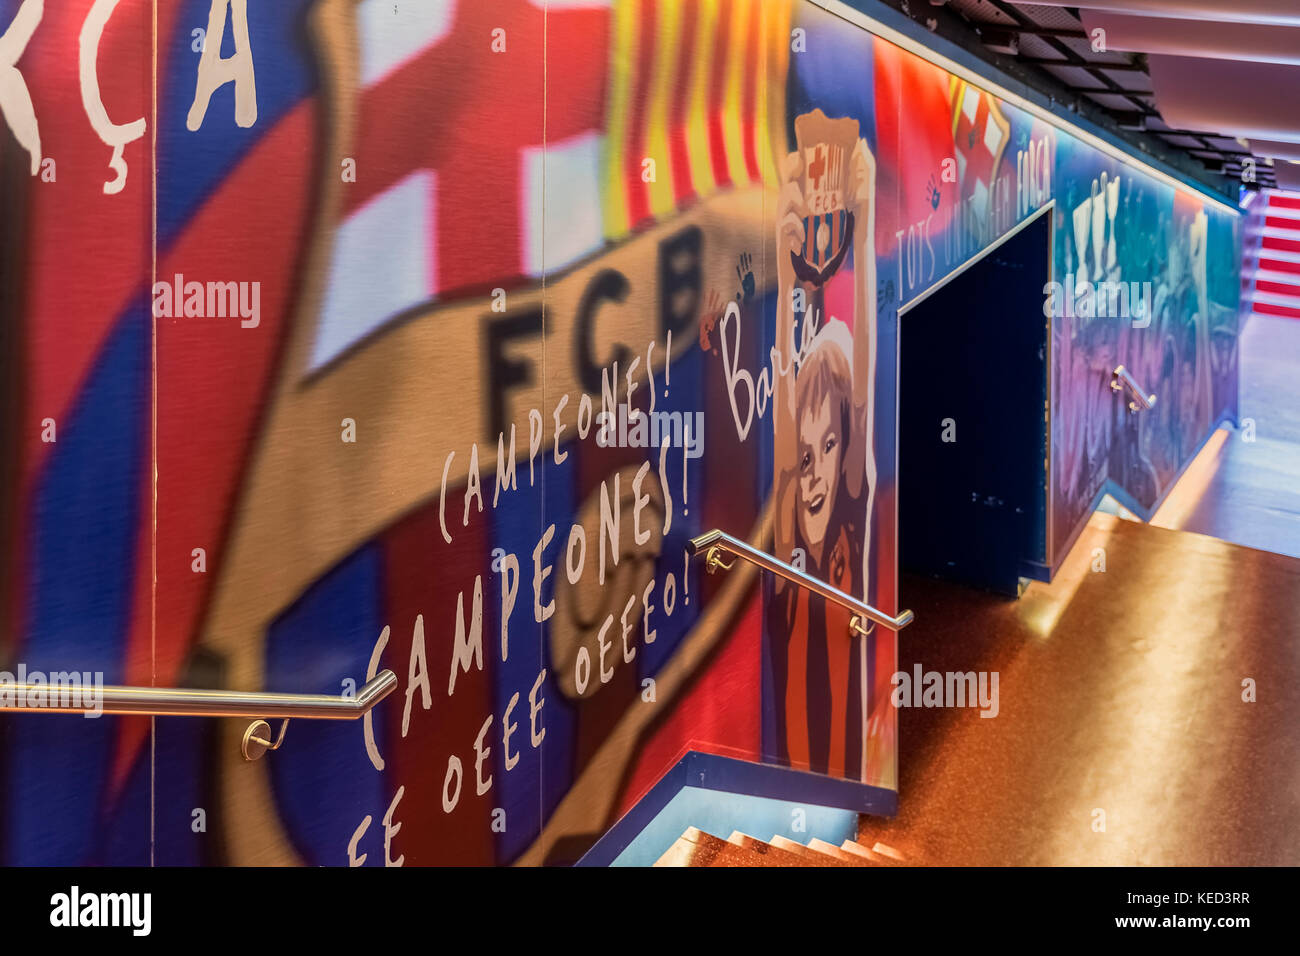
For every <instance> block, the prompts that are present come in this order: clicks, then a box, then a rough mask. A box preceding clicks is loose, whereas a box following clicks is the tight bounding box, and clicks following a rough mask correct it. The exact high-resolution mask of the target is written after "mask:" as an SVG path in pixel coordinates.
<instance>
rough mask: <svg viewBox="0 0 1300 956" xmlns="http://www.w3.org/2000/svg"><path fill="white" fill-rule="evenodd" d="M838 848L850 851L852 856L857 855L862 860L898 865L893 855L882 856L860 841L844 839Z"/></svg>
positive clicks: (885, 864) (878, 864)
mask: <svg viewBox="0 0 1300 956" xmlns="http://www.w3.org/2000/svg"><path fill="white" fill-rule="evenodd" d="M840 849H842V850H843V851H844V852H845V853H852V854H853V855H854V856H859V857H861V858H862V859H864V860H870V861H871V862H872V863H874V864H876V865H877V866H898V861H897V860H895V859H894V858H893V857H888V856H882V855H881V854H879V853H877V852H876V851H875V850H872V849H869V848H867V847H865V846H863V845H862V844H861V843H857V842H855V841H853V840H845V841H844V842H843V843H841V844H840Z"/></svg>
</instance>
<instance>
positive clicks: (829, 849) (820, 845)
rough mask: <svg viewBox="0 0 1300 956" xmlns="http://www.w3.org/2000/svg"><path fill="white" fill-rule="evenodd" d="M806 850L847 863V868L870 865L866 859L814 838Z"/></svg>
mask: <svg viewBox="0 0 1300 956" xmlns="http://www.w3.org/2000/svg"><path fill="white" fill-rule="evenodd" d="M808 849H810V850H816V851H817V852H818V853H825V854H826V855H827V856H833V857H835V859H837V860H840V861H841V862H843V863H847V864H848V865H849V866H871V865H872V864H871V861H870V859H868V858H867V857H865V856H858V855H856V854H854V853H850V852H849V851H848V850H845V849H843V848H841V847H838V846H836V845H835V844H834V843H827V842H826V841H825V840H819V839H817V838H816V837H813V838H812V839H811V840H809V841H808Z"/></svg>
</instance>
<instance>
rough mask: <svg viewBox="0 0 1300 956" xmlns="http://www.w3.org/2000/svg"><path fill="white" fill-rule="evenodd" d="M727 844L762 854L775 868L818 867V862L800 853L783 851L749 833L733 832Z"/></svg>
mask: <svg viewBox="0 0 1300 956" xmlns="http://www.w3.org/2000/svg"><path fill="white" fill-rule="evenodd" d="M727 842H728V843H734V844H735V845H736V846H741V847H744V848H745V849H746V850H750V851H752V852H754V853H761V854H762V855H764V856H766V857H767V858H768V859H769V860H770V861H771V865H773V866H792V867H809V866H816V865H817V861H816V860H812V859H809V858H808V857H805V856H803V855H802V854H799V853H791V852H790V851H789V850H783V849H781V848H780V847H778V846H773V845H772V844H770V843H764V842H763V841H762V840H760V839H758V838H757V837H752V836H750V835H749V834H748V833H741V832H740V831H739V830H734V831H732V834H731V836H729V837H727Z"/></svg>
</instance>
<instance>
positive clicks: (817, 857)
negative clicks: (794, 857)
mask: <svg viewBox="0 0 1300 956" xmlns="http://www.w3.org/2000/svg"><path fill="white" fill-rule="evenodd" d="M768 842H769V843H771V844H772V846H774V847H777V848H778V849H781V850H789V851H790V852H791V853H797V854H799V855H800V856H802V857H803V858H804V859H806V860H812V861H815V862H816V864H817V865H818V866H850V865H851V864H849V863H845V862H844V861H843V860H840V859H838V858H836V857H833V856H831V855H830V854H829V853H822V852H820V851H818V850H814V849H812V848H811V847H808V846H805V845H804V844H802V843H796V842H795V841H794V840H791V839H790V838H789V837H784V836H781V835H780V834H777V835H776V836H774V837H772V839H771V840H769V841H768Z"/></svg>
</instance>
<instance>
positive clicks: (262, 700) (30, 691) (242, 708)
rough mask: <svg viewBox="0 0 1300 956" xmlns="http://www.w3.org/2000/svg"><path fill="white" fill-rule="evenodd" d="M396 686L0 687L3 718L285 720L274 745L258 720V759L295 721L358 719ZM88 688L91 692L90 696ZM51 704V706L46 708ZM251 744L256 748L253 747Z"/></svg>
mask: <svg viewBox="0 0 1300 956" xmlns="http://www.w3.org/2000/svg"><path fill="white" fill-rule="evenodd" d="M396 687H397V675H396V674H394V673H393V672H392V671H390V670H383V671H380V672H379V673H378V674H376V675H375V676H374V677H373V678H372V679H371V680H369V681H367V682H366V683H365V684H364V685H363V686H362V687H361V689H360V690H359V691H358V692H357V694H356V696H355V697H344V696H343V695H341V694H340V695H338V696H331V695H328V694H275V693H267V692H263V691H243V690H191V689H190V688H185V687H118V686H112V685H110V686H104V687H98V688H86V687H80V688H77V689H75V690H74V689H70V688H68V687H67V686H60V685H53V684H27V683H24V684H5V685H3V687H0V713H23V714H42V713H43V714H59V713H63V714H69V713H71V714H135V715H139V716H153V717H256V718H268V717H269V718H282V719H283V720H284V725H283V726H282V727H281V728H280V735H279V738H278V739H277V740H276V741H275V742H272V741H271V740H270V739H269V737H270V726H269V725H268V724H267V723H266V721H265V720H263V719H258V720H255V721H254V722H253V723H252V724H250V725H249V727H248V730H247V731H246V732H245V733H244V744H243V751H244V756H245V757H246V758H247V759H249V760H256V759H257V757H260V756H261V755H262V752H264V751H265V750H276V749H278V748H279V746H280V744H281V743H283V741H284V734H285V728H286V727H287V726H288V723H289V720H290V718H299V719H303V720H356V719H357V718H358V717H362V716H364V715H365V714H366V713H368V712H369V711H370V709H371V708H372V707H374V706H375V704H377V703H379V702H380V701H381V700H383V699H384V698H385V697H387V696H388V695H389V694H391V693H392V692H393V690H394V689H396ZM88 689H89V691H90V692H89V693H87V692H86V691H87V690H88ZM46 701H49V702H48V703H46ZM250 744H251V745H250Z"/></svg>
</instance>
